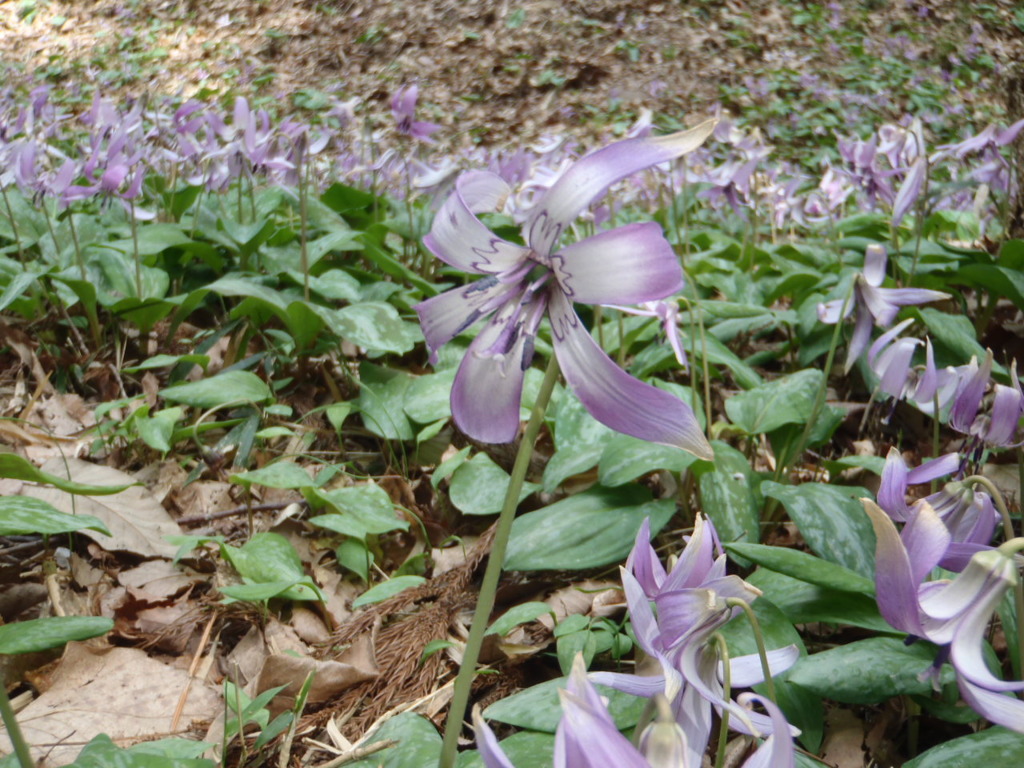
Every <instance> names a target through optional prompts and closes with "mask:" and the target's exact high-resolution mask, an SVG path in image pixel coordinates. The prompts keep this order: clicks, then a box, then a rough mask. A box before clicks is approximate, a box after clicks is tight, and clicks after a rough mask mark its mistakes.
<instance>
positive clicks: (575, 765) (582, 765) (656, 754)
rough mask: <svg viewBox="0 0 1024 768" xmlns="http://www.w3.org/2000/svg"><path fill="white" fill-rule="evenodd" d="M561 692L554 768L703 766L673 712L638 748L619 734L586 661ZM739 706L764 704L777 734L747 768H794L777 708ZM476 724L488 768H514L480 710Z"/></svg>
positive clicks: (745, 697) (751, 699)
mask: <svg viewBox="0 0 1024 768" xmlns="http://www.w3.org/2000/svg"><path fill="white" fill-rule="evenodd" d="M559 693H560V694H561V700H562V719H561V721H559V723H558V728H557V730H556V731H555V754H554V768H700V766H701V760H702V757H701V756H697V758H696V760H693V759H691V758H689V757H687V750H686V736H685V734H684V733H683V730H682V729H680V728H679V726H678V725H676V723H675V722H673V720H672V717H671V714H668V716H667V717H666V713H664V712H659V715H658V717H657V718H656V719H655V721H654V722H653V723H651V725H649V726H648V727H647V728H646V729H645V730H644V732H643V734H642V735H641V737H640V746H639V748H638V747H636V746H634V745H633V743H632V742H630V740H629V739H627V738H626V737H625V736H624V735H623V734H622V733H620V732H619V729H618V728H617V727H616V725H615V721H614V720H612V716H611V715H610V714H609V712H608V708H607V706H606V704H605V701H604V699H602V697H601V695H600V694H599V693H598V691H597V689H596V688H594V686H593V685H591V683H590V681H589V680H588V679H587V673H586V668H585V666H584V664H583V660H582V657H580V656H577V657H576V660H575V662H574V663H573V668H572V673H571V674H570V675H569V679H568V681H567V682H566V687H565V689H564V690H562V691H560V692H559ZM740 702H741V704H742V705H743V707H744V708H745V709H751V708H752V707H753V705H754V704H755V703H757V704H760V705H761V706H763V707H764V708H765V710H766V711H767V712H768V716H769V718H770V719H771V721H772V723H773V725H774V729H773V733H772V734H771V735H769V736H768V737H767V738H766V739H765V741H764V742H763V743H762V744H761V746H760V747H758V749H757V751H756V752H754V754H753V755H751V756H750V757H749V758H747V760H746V762H744V763H743V768H791V767H792V766H793V765H794V764H795V754H794V750H793V741H792V739H790V738H788V737H777V736H776V734H778V733H779V732H782V733H785V731H786V729H787V728H788V725H787V723H786V719H785V717H784V716H783V714H782V712H781V711H780V710H779V708H778V707H777V706H776V705H775V704H774V703H772V702H771V701H769V700H768V699H765V698H763V697H761V696H757V695H756V694H752V693H745V694H742V695H741V696H740ZM473 726H474V729H475V730H476V736H477V746H478V747H479V749H480V756H481V757H482V758H483V761H484V765H485V766H486V768H515V766H514V765H513V764H512V761H511V760H509V758H508V756H507V755H506V754H505V752H504V750H503V749H502V748H501V745H500V744H498V740H497V738H495V736H494V732H493V731H491V729H490V728H489V727H488V725H487V723H485V722H484V719H483V717H482V716H481V714H480V711H479V709H477V710H475V711H474V712H473Z"/></svg>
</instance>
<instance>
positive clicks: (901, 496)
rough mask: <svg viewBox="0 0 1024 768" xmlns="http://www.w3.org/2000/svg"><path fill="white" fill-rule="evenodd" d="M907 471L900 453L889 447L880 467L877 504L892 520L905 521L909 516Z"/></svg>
mask: <svg viewBox="0 0 1024 768" xmlns="http://www.w3.org/2000/svg"><path fill="white" fill-rule="evenodd" d="M908 475H909V471H908V470H907V463H906V462H905V461H904V460H903V456H902V454H900V452H899V451H898V450H896V449H895V448H890V449H889V453H888V454H887V455H886V457H885V465H884V466H883V467H882V478H881V483H880V485H879V487H878V504H879V505H880V506H881V507H882V509H884V510H885V511H886V512H887V513H889V515H890V517H892V519H893V520H898V521H900V522H906V521H907V520H908V519H909V518H910V510H909V509H908V508H907V485H908V484H909V479H908Z"/></svg>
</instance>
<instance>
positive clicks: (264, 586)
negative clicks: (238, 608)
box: [219, 579, 298, 603]
mask: <svg viewBox="0 0 1024 768" xmlns="http://www.w3.org/2000/svg"><path fill="white" fill-rule="evenodd" d="M296 584H298V581H297V580H295V579H292V580H290V581H265V582H257V583H255V584H232V585H230V586H226V587H219V589H220V593H221V594H222V595H224V596H225V597H229V598H231V599H230V600H225V601H224V602H225V603H231V602H234V601H235V600H241V601H243V602H246V603H265V602H266V601H267V600H272V599H273V598H275V597H287V595H285V593H286V592H287V591H288V590H290V589H291V588H292V587H294V586H295V585H296Z"/></svg>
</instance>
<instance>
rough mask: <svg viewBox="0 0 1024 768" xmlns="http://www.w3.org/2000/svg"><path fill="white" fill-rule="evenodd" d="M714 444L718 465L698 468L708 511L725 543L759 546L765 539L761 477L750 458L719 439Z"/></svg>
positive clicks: (700, 464) (702, 463)
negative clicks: (762, 521)
mask: <svg viewBox="0 0 1024 768" xmlns="http://www.w3.org/2000/svg"><path fill="white" fill-rule="evenodd" d="M711 445H712V447H713V448H714V450H715V460H714V463H713V464H712V463H710V462H706V461H702V462H700V463H699V464H697V465H695V467H694V472H695V473H696V474H697V475H698V476H699V478H700V481H699V482H700V496H701V502H702V504H703V506H704V511H705V512H706V513H707V515H708V517H710V518H711V522H713V523H714V524H715V529H716V530H717V531H718V535H719V536H720V537H721V538H722V541H747V542H753V543H757V542H758V541H760V539H761V499H760V498H759V497H758V494H757V491H756V488H757V487H758V485H757V476H756V475H755V474H754V471H753V470H752V469H751V468H750V462H749V461H748V460H747V457H746V456H744V455H743V454H742V453H740V452H739V451H737V450H736V449H735V448H733V447H732V446H731V445H728V444H726V443H723V442H720V441H718V440H715V441H713V442H712V443H711ZM709 468H710V471H709Z"/></svg>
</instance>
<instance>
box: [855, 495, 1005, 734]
mask: <svg viewBox="0 0 1024 768" xmlns="http://www.w3.org/2000/svg"><path fill="white" fill-rule="evenodd" d="M862 501H863V504H864V509H865V511H866V512H867V514H868V517H870V519H871V524H872V527H873V528H874V529H875V535H876V537H877V544H876V548H875V558H876V562H877V571H876V574H875V584H876V587H877V599H878V609H879V612H880V613H881V614H882V616H883V617H884V618H885V620H886V621H887V622H889V623H890V624H891V625H892V626H893V627H895V628H896V629H899V630H902V631H904V632H907V633H908V634H910V635H913V636H914V637H919V638H923V639H925V640H928V641H929V642H931V643H934V644H935V645H938V646H940V648H941V649H942V652H941V653H940V655H939V660H944V659H945V658H947V655H948V659H949V661H950V663H952V665H953V669H954V670H955V671H956V678H957V685H958V686H959V688H960V695H961V696H962V697H963V699H964V701H966V702H967V704H969V705H970V706H971V707H972V708H973V709H974V710H975V711H976V712H978V714H980V715H982V716H983V717H986V718H988V719H989V720H990V721H992V722H993V723H996V724H998V725H1002V726H1004V727H1006V728H1010V729H1011V730H1014V731H1017V732H1019V733H1024V701H1021V700H1020V699H1016V698H1013V697H1011V696H1005V695H1003V694H1004V693H1006V692H1008V691H1019V690H1024V681H1020V680H1010V681H1006V680H1000V679H998V678H997V677H996V676H995V675H993V674H992V672H991V671H990V670H989V668H988V665H987V664H986V662H985V650H984V639H985V634H986V632H987V631H988V625H989V620H990V619H991V617H992V614H993V612H994V611H995V609H996V607H997V606H998V605H999V603H1000V601H1001V600H1002V599H1003V596H1004V595H1005V594H1006V592H1007V590H1009V589H1010V588H1011V587H1013V586H1014V585H1015V584H1016V583H1017V579H1019V578H1020V576H1019V574H1018V572H1017V569H1018V565H1017V562H1016V560H1015V556H1016V554H1017V553H1018V552H1019V551H1021V550H1022V549H1024V539H1021V538H1017V539H1011V540H1010V541H1007V542H1004V543H1003V544H1001V545H1000V546H999V547H996V548H995V549H986V550H983V551H980V552H977V553H976V554H975V555H974V556H973V557H971V559H970V561H969V562H968V564H967V566H966V567H965V568H964V570H963V571H962V572H961V573H960V574H958V575H957V577H956V578H955V579H953V580H943V581H925V579H926V578H927V577H928V574H929V573H930V572H931V570H932V569H933V568H935V566H936V565H938V564H939V562H940V560H941V559H942V557H943V556H944V554H945V553H946V550H947V548H948V546H949V543H950V533H949V530H948V529H947V528H946V526H945V525H944V524H943V522H942V520H940V519H939V516H938V514H936V512H935V510H933V509H932V508H931V505H929V504H927V503H922V504H919V505H917V507H916V509H915V514H914V515H913V517H912V518H911V519H910V521H909V522H908V523H907V524H906V525H905V526H904V527H903V530H902V531H901V532H897V531H896V526H895V525H894V524H893V522H892V520H890V519H889V516H888V515H887V514H886V513H885V512H884V511H883V510H882V509H881V508H879V507H878V506H877V505H876V504H874V503H873V502H872V501H871V500H870V499H863V500H862ZM935 671H937V670H935Z"/></svg>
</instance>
